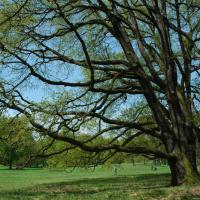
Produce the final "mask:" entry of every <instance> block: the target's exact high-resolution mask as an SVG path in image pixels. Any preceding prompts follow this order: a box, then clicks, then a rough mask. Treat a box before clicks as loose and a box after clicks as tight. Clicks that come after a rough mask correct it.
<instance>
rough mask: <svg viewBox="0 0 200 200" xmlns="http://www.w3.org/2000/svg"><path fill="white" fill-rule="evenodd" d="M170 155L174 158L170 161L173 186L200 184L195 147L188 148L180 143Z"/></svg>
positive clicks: (189, 146) (188, 146)
mask: <svg viewBox="0 0 200 200" xmlns="http://www.w3.org/2000/svg"><path fill="white" fill-rule="evenodd" d="M170 154H171V155H172V156H173V158H172V159H169V160H168V164H169V167H170V171H171V185H172V186H177V185H182V184H195V183H199V182H200V176H199V173H198V169H197V164H196V156H195V154H196V149H195V146H193V145H192V146H191V145H187V146H186V145H185V144H180V143H179V144H178V145H177V146H176V147H175V148H174V150H173V152H171V153H170Z"/></svg>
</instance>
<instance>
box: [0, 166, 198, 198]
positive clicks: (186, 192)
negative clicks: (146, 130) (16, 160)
mask: <svg viewBox="0 0 200 200" xmlns="http://www.w3.org/2000/svg"><path fill="white" fill-rule="evenodd" d="M114 168H117V175H116V174H115V172H114ZM169 185H170V174H169V169H168V167H167V166H164V165H161V166H157V170H156V171H152V170H151V165H150V164H146V165H143V164H136V165H134V166H133V165H132V164H123V165H117V166H116V165H115V166H110V167H104V166H103V167H102V166H98V167H96V168H95V170H93V169H92V168H90V169H84V168H76V169H74V170H73V171H72V172H70V169H46V168H45V169H33V168H29V169H23V170H9V169H7V168H5V167H1V168H0V200H1V199H2V200H4V199H22V200H23V199H34V200H36V199H37V200H43V199H44V200H45V199H63V200H64V199H67V200H79V199H80V200H93V199H96V200H104V199H108V200H111V199H113V200H114V199H124V200H126V199H127V200H129V199H136V200H144V199H145V200H147V199H152V200H153V199H162V200H165V199H166V200H168V199H170V200H173V199H174V200H179V199H183V200H190V199H191V200H193V199H194V200H198V199H200V185H195V186H190V187H188V186H181V187H175V188H174V187H169ZM177 191H178V193H177Z"/></svg>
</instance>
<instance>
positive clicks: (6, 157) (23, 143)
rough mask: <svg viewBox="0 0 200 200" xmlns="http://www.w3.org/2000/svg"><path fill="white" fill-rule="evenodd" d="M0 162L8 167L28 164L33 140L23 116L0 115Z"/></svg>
mask: <svg viewBox="0 0 200 200" xmlns="http://www.w3.org/2000/svg"><path fill="white" fill-rule="evenodd" d="M0 144H1V145H0V162H1V164H4V165H7V166H9V168H10V169H12V168H13V166H15V167H16V168H23V167H25V166H26V165H27V164H29V162H30V160H31V155H32V154H33V153H34V151H35V141H34V138H33V135H32V134H31V130H30V127H29V126H28V121H27V120H26V119H25V118H22V117H21V118H12V117H6V116H1V117H0Z"/></svg>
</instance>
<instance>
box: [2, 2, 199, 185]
mask: <svg viewBox="0 0 200 200" xmlns="http://www.w3.org/2000/svg"><path fill="white" fill-rule="evenodd" d="M9 6H11V7H10V8H11V9H10V10H9V9H8V8H9ZM6 9H7V10H8V12H5V11H6ZM5 13H6V14H5ZM13 13H14V14H13ZM1 14H2V15H3V16H4V18H2V19H1V22H0V26H1V27H3V28H2V30H3V31H2V32H1V33H0V58H1V69H2V70H1V77H2V81H1V86H0V94H1V96H0V106H1V108H2V109H6V108H9V109H12V110H15V111H16V112H17V114H21V115H24V116H26V117H27V119H28V120H29V121H30V123H31V125H32V128H33V129H34V130H35V131H37V132H39V133H40V134H41V135H43V136H44V137H46V136H49V137H51V138H52V140H59V141H63V142H65V143H66V148H63V147H62V148H63V149H61V150H60V151H63V152H64V151H68V150H70V149H72V148H76V147H78V148H80V149H82V150H83V151H87V152H90V154H91V155H93V154H99V153H100V152H106V153H105V154H104V153H103V154H102V155H104V156H105V157H104V158H102V159H103V160H106V159H107V158H109V155H110V157H111V156H113V155H115V154H116V153H118V152H120V153H121V152H124V153H130V154H136V155H144V156H146V157H150V158H159V159H166V160H167V161H168V164H169V166H170V170H171V174H172V179H171V183H172V185H180V184H183V183H188V184H191V183H196V182H199V173H198V170H197V163H196V153H197V152H196V150H197V149H196V145H197V143H198V142H199V138H200V127H199V123H198V122H197V120H196V114H198V112H199V110H200V109H199V102H200V98H199V93H200V88H199V76H200V72H199V70H200V68H199V55H200V46H199V41H200V35H199V30H200V22H199V14H200V8H199V5H198V2H197V1H194V0H191V1H185V0H167V1H164V0H148V1H147V0H140V1H138V0H132V1H129V0H120V1H115V0H112V1H106V0H96V1H78V0H69V1H63V0H52V1H45V0H34V1H32V0H22V1H21V0H19V1H18V0H16V1H4V3H3V6H2V7H1ZM8 75H9V76H8ZM31 85H33V86H35V90H34V92H33V93H34V94H35V91H36V89H38V91H39V92H38V93H37V94H39V95H35V96H34V97H33V93H30V90H29V91H27V90H26V87H28V88H29V89H30V88H31ZM44 89H46V91H48V92H47V94H50V95H46V99H45V101H43V102H42V100H44V96H43V99H42V97H41V93H42V92H43V91H45V90H44ZM36 96H37V97H36ZM141 102H143V105H142V106H138V105H139V104H140V103H141ZM124 110H133V112H130V115H129V116H128V117H127V118H123V115H124ZM144 113H146V115H144ZM63 129H65V130H67V131H63ZM82 133H87V136H88V137H89V138H88V137H87V138H85V139H80V137H79V136H80V134H82ZM101 137H103V138H109V140H106V141H107V142H106V143H104V142H103V143H99V142H98V138H101ZM110 138H112V139H110ZM141 138H142V139H141ZM137 140H141V141H142V140H143V143H142V142H139V143H137ZM50 141H51V140H50ZM146 142H147V143H146ZM49 146H51V142H50V143H49ZM55 153H58V152H55Z"/></svg>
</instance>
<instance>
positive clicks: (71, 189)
mask: <svg viewBox="0 0 200 200" xmlns="http://www.w3.org/2000/svg"><path fill="white" fill-rule="evenodd" d="M167 185H169V174H162V175H160V174H159V175H155V174H154V175H146V174H145V175H138V176H116V177H109V178H87V179H79V180H74V181H67V182H59V183H51V184H40V185H37V186H33V187H28V188H24V189H21V190H16V191H10V192H9V193H8V192H0V196H1V197H9V198H10V199H21V197H22V196H23V197H32V198H33V197H36V196H37V197H38V196H39V197H43V198H47V197H48V198H50V199H52V198H55V197H58V196H60V195H73V196H77V197H78V196H80V195H82V196H83V195H94V194H95V195H96V194H98V195H102V194H105V193H113V194H114V193H119V194H118V195H123V193H127V194H128V193H130V192H131V191H138V190H142V189H145V190H146V189H158V190H159V193H161V190H162V188H164V187H166V186H167ZM29 199H31V198H29Z"/></svg>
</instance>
